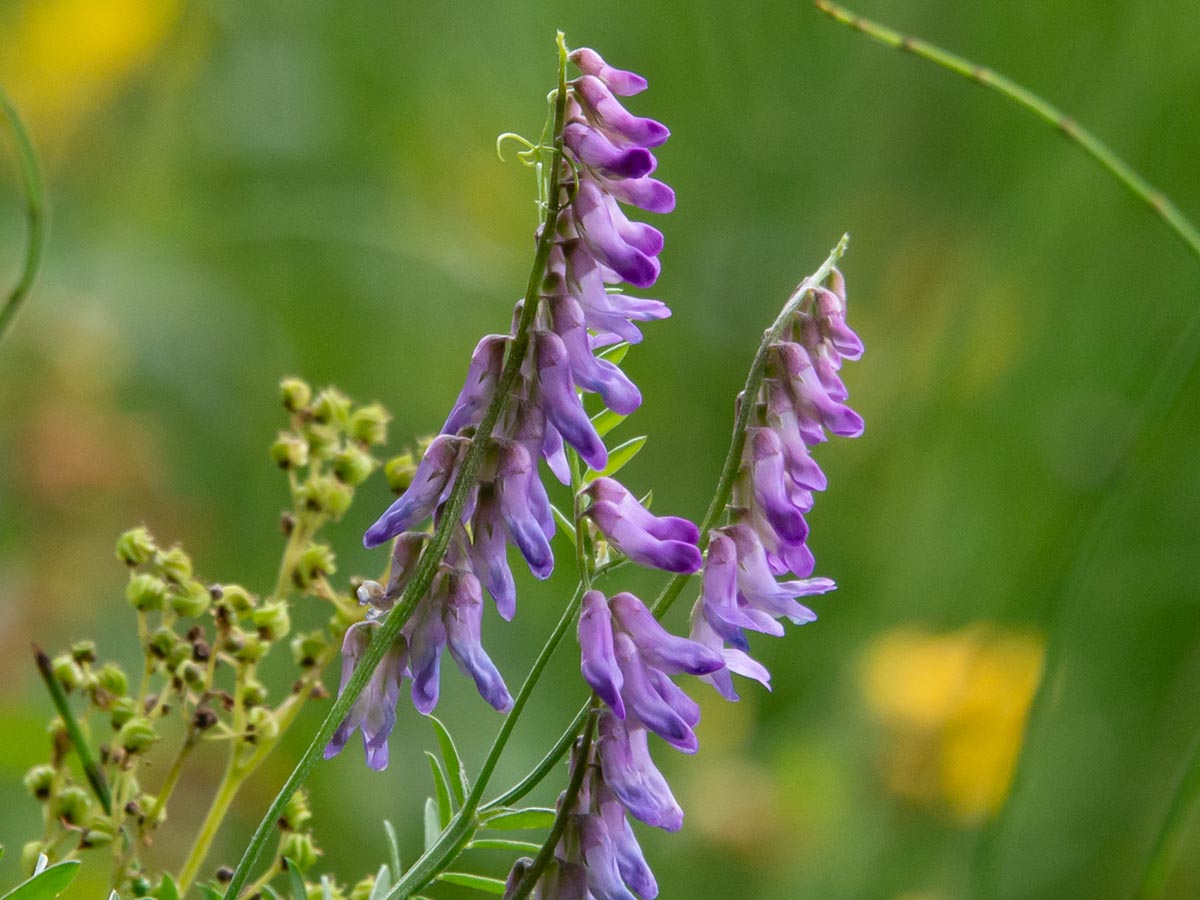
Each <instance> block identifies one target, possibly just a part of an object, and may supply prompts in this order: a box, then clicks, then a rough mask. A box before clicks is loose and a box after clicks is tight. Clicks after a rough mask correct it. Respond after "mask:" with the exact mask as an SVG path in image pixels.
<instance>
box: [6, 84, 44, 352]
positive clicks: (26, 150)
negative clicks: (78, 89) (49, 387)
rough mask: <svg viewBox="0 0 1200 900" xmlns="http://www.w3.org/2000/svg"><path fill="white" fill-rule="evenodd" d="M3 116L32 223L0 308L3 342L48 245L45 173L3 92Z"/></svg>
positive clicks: (26, 208)
mask: <svg viewBox="0 0 1200 900" xmlns="http://www.w3.org/2000/svg"><path fill="white" fill-rule="evenodd" d="M0 116H3V118H4V120H5V121H6V122H7V123H8V127H9V128H10V129H11V130H12V133H13V136H14V137H15V138H16V141H17V156H18V158H19V160H20V163H21V180H22V183H23V184H24V187H25V217H26V220H27V221H28V223H29V241H28V243H27V244H26V246H25V262H24V265H23V266H22V268H21V276H20V278H18V280H17V284H16V286H15V287H14V288H13V289H12V290H11V291H10V292H9V294H8V298H7V299H6V300H5V301H4V306H3V307H0V341H2V340H4V335H6V334H7V333H8V330H9V328H11V327H12V323H13V319H14V318H16V315H17V311H18V310H20V308H21V304H22V303H24V302H25V298H26V297H27V296H29V290H30V288H32V287H33V279H34V278H35V277H36V276H37V271H38V266H39V265H41V262H42V248H43V246H44V245H45V242H46V198H45V190H44V188H43V187H42V173H41V170H40V169H39V167H38V161H37V153H36V151H35V150H34V149H33V141H31V140H30V139H29V132H27V131H26V130H25V125H24V124H23V123H22V122H21V117H20V116H19V115H18V114H17V110H16V107H14V106H13V105H12V103H11V102H10V101H9V99H8V95H7V94H5V93H4V91H3V89H0Z"/></svg>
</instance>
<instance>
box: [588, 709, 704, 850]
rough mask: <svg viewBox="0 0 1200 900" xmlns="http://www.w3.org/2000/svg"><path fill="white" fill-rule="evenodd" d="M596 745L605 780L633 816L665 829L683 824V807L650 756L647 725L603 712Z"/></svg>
mask: <svg viewBox="0 0 1200 900" xmlns="http://www.w3.org/2000/svg"><path fill="white" fill-rule="evenodd" d="M597 744H598V753H599V756H600V768H601V771H602V772H603V773H604V783H605V784H606V785H608V787H609V788H610V789H611V790H612V792H613V794H615V795H616V797H617V799H618V800H620V801H621V805H622V806H624V807H625V809H627V810H628V811H629V814H630V815H632V816H633V817H634V818H636V819H638V820H640V821H642V822H645V823H646V824H647V825H653V826H655V827H657V828H662V829H663V830H664V831H678V830H679V829H680V828H682V827H683V810H682V809H681V808H680V806H679V803H678V802H677V801H676V800H675V795H674V794H672V793H671V788H670V786H669V785H668V784H667V780H666V779H665V778H663V775H662V772H660V771H658V769H657V767H655V765H654V760H653V759H651V758H650V745H649V742H648V741H647V739H646V727H645V726H644V725H642V724H641V723H640V722H637V721H634V720H632V719H627V720H626V721H624V722H622V721H621V720H620V719H618V718H617V717H616V716H615V715H613V714H611V713H609V714H606V715H602V716H601V717H600V737H599V739H598V741H597Z"/></svg>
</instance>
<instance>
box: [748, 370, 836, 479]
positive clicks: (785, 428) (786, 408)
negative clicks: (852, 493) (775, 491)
mask: <svg viewBox="0 0 1200 900" xmlns="http://www.w3.org/2000/svg"><path fill="white" fill-rule="evenodd" d="M763 387H764V390H765V391H766V392H767V424H768V425H769V426H770V428H771V430H772V431H773V432H775V435H776V436H777V437H778V438H779V441H780V444H781V445H782V447H783V457H784V461H785V465H786V468H787V473H788V476H789V477H790V478H791V479H792V481H793V483H795V485H796V486H797V487H800V488H803V489H804V490H809V491H823V490H825V488H826V487H827V486H828V481H827V480H826V478H825V473H824V472H822V471H821V467H820V466H818V465H817V461H816V460H815V459H813V458H812V456H811V455H810V454H809V452H808V444H807V443H805V441H804V437H803V431H802V429H801V427H800V421H799V419H798V417H797V415H796V408H795V407H794V406H793V405H792V400H791V394H790V393H789V391H788V389H787V388H786V387H785V386H784V385H782V384H780V383H779V382H778V381H775V380H773V379H771V380H768V381H766V382H765V384H764V386H763Z"/></svg>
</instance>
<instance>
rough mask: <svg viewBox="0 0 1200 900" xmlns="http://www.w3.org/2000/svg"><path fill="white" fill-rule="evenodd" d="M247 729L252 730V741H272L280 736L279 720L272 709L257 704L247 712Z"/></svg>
mask: <svg viewBox="0 0 1200 900" xmlns="http://www.w3.org/2000/svg"><path fill="white" fill-rule="evenodd" d="M246 730H247V731H249V732H251V735H252V736H251V738H250V739H251V740H252V741H255V742H257V741H260V740H262V741H270V740H274V739H275V738H276V737H278V736H279V722H277V721H276V720H275V714H274V713H272V712H271V710H269V709H267V708H266V707H265V706H256V707H254V708H253V709H251V710H249V711H248V712H247V713H246Z"/></svg>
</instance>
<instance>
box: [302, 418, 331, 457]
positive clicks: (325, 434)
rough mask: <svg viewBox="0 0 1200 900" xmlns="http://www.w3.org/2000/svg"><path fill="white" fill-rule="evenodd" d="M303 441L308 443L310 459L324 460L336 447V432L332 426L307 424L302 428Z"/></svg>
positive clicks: (315, 423)
mask: <svg viewBox="0 0 1200 900" xmlns="http://www.w3.org/2000/svg"><path fill="white" fill-rule="evenodd" d="M304 440H305V441H306V442H307V443H308V455H309V457H310V458H312V459H325V458H326V457H328V456H329V454H330V453H332V452H333V451H334V449H336V447H337V444H338V432H337V429H336V428H334V427H333V426H332V425H322V424H321V423H319V422H309V423H308V424H307V425H305V426H304Z"/></svg>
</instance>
